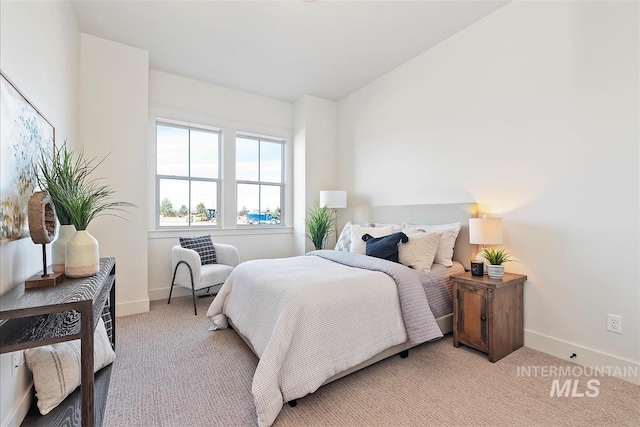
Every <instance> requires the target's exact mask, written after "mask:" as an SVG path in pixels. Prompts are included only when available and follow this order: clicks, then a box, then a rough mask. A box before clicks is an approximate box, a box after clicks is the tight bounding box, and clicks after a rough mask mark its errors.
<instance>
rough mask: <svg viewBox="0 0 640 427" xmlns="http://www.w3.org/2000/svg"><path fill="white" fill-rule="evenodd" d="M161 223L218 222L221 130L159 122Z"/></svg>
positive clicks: (166, 224) (158, 186)
mask: <svg viewBox="0 0 640 427" xmlns="http://www.w3.org/2000/svg"><path fill="white" fill-rule="evenodd" d="M156 132H157V133H156V138H157V141H156V142H157V165H156V167H157V169H156V171H157V172H156V173H157V188H158V195H159V197H158V200H159V209H158V216H159V221H158V222H159V225H160V226H185V225H193V226H198V225H209V226H210V225H212V224H217V212H218V185H219V179H220V176H219V175H220V172H219V171H220V164H219V158H220V132H216V131H210V130H203V129H196V128H190V127H183V126H177V125H172V124H165V123H158V124H157V126H156Z"/></svg>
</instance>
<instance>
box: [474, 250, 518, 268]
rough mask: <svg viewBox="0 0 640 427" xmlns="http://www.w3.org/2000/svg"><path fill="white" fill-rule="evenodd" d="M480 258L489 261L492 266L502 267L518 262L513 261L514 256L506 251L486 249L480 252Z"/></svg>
mask: <svg viewBox="0 0 640 427" xmlns="http://www.w3.org/2000/svg"><path fill="white" fill-rule="evenodd" d="M480 256H481V257H483V258H485V259H486V260H487V261H489V264H491V265H502V264H504V263H505V262H516V260H514V259H511V257H512V256H513V255H511V254H510V253H509V252H506V251H505V250H504V249H492V248H485V249H483V250H482V252H480Z"/></svg>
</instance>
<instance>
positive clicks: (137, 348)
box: [104, 298, 640, 427]
mask: <svg viewBox="0 0 640 427" xmlns="http://www.w3.org/2000/svg"><path fill="white" fill-rule="evenodd" d="M211 301H212V299H211V298H202V299H199V300H198V310H199V315H198V316H194V315H193V306H192V305H191V299H190V298H175V299H173V300H172V302H171V305H167V304H166V302H163V301H155V302H152V303H151V311H150V312H149V313H145V314H140V315H135V316H128V317H122V318H118V319H117V322H116V327H117V349H116V354H117V359H116V361H115V362H114V363H115V365H114V369H113V373H112V376H111V387H110V390H109V398H108V401H107V408H106V415H105V421H104V425H105V426H106V427H115V426H123V427H124V426H135V427H140V426H149V427H151V426H170V427H174V426H175V427H187V426H255V425H257V419H256V416H255V410H254V406H253V398H252V395H251V380H252V377H253V372H254V370H255V367H256V365H257V363H258V360H257V358H256V357H255V356H254V355H253V353H251V351H250V350H249V349H248V348H247V347H246V346H245V344H244V343H243V342H242V340H241V339H240V338H239V337H238V336H237V335H236V333H235V332H234V331H232V330H221V331H216V332H210V331H208V330H207V328H208V326H209V321H208V320H207V318H206V316H205V313H206V310H207V308H208V306H209V304H210V303H211ZM528 366H539V367H543V366H554V367H555V366H575V365H572V364H570V363H567V362H565V361H563V360H560V359H557V358H555V357H552V356H549V355H546V354H544V353H540V352H537V351H535V350H531V349H529V348H526V347H525V348H521V349H519V350H518V351H516V352H514V353H512V354H511V355H509V356H507V357H505V358H504V359H502V360H500V361H498V362H497V363H490V362H489V361H488V360H487V358H486V355H484V354H483V353H480V352H477V351H475V350H472V349H469V348H467V347H464V346H462V347H460V348H454V347H453V345H452V339H451V335H448V336H446V337H445V338H444V339H442V340H440V341H437V342H434V343H428V344H423V345H421V346H419V347H417V348H415V349H412V350H411V351H410V354H409V357H408V358H406V359H401V358H399V357H397V356H394V357H392V358H389V359H386V360H384V361H382V362H379V363H377V364H375V365H373V366H370V367H368V368H365V369H364V370H362V371H359V372H357V373H355V374H352V375H349V376H347V377H345V378H343V379H340V380H338V381H336V382H333V383H331V384H328V385H326V386H323V387H321V388H320V389H319V390H317V391H316V392H315V393H313V394H310V395H308V396H306V397H304V398H302V399H299V400H298V405H297V406H296V407H295V408H290V407H289V406H288V405H285V406H283V409H282V412H280V415H279V416H278V418H277V419H276V422H275V424H274V425H275V426H278V427H283V426H287V427H288V426H622V425H628V426H638V425H640V387H639V386H636V385H633V384H631V383H628V382H626V381H623V380H620V379H617V378H612V377H606V376H597V377H584V376H583V377H564V376H563V377H549V376H540V375H538V376H530V377H527V376H523V375H519V374H518V372H519V371H518V369H519V368H520V369H522V367H528ZM532 372H533V371H532ZM554 379H559V380H560V385H562V384H564V382H565V380H569V379H570V380H578V384H579V385H578V389H577V391H578V393H584V392H589V393H592V394H593V393H594V390H590V389H588V388H587V381H588V380H591V379H596V380H597V381H599V383H600V384H599V386H597V385H596V384H595V383H592V385H593V386H595V388H596V389H597V391H598V395H597V396H596V397H587V396H585V397H557V396H554V397H550V393H551V388H552V383H553V381H554Z"/></svg>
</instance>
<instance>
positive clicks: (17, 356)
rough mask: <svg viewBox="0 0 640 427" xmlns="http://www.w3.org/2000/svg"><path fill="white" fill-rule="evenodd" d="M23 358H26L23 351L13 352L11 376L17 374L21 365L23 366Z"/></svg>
mask: <svg viewBox="0 0 640 427" xmlns="http://www.w3.org/2000/svg"><path fill="white" fill-rule="evenodd" d="M23 360H24V359H23V357H22V351H14V352H13V353H11V376H12V377H14V376H15V375H16V372H17V371H18V369H19V368H20V366H22V363H23V362H22V361H23Z"/></svg>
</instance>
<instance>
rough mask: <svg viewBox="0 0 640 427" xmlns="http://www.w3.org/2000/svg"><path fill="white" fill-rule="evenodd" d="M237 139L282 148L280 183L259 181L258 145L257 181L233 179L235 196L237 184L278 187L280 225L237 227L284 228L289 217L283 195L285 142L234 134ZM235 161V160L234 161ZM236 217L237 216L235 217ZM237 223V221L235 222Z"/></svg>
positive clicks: (259, 203) (276, 139) (239, 225)
mask: <svg viewBox="0 0 640 427" xmlns="http://www.w3.org/2000/svg"><path fill="white" fill-rule="evenodd" d="M238 138H244V139H253V140H256V141H258V144H259V143H260V142H270V143H276V144H280V145H281V146H282V151H281V152H280V183H277V182H269V181H262V180H261V179H260V168H261V165H260V146H259V145H258V180H257V181H251V180H239V179H237V178H236V179H235V192H236V195H237V194H238V184H250V185H258V186H262V185H265V186H267V185H268V186H273V187H280V223H279V224H262V223H260V224H237V226H238V227H242V228H244V227H251V228H256V227H284V224H285V223H286V217H287V216H288V215H289V212H288V211H287V209H286V208H285V200H286V195H285V190H286V185H285V176H286V174H285V169H286V163H285V152H286V149H287V141H286V140H282V139H279V138H274V137H266V136H257V135H249V134H245V133H241V132H238V133H236V136H235V139H236V140H237V139H238ZM236 161H237V159H236ZM260 194H261V193H260V192H258V206H261V205H262V200H260ZM237 211H238V206H237V203H236V212H237ZM236 217H237V215H236ZM236 222H237V221H236Z"/></svg>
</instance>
